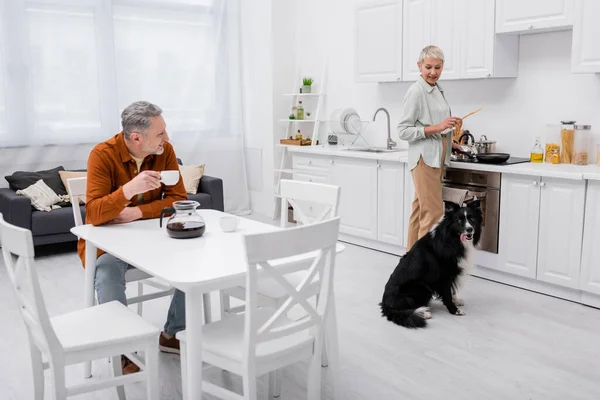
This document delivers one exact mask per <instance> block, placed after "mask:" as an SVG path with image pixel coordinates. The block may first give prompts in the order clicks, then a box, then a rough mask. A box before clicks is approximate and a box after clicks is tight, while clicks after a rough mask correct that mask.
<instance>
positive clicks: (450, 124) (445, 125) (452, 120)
mask: <svg viewBox="0 0 600 400" xmlns="http://www.w3.org/2000/svg"><path fill="white" fill-rule="evenodd" d="M460 121H461V119H460V118H458V117H448V118H446V119H445V120H443V121H442V122H440V123H439V124H437V125H436V127H437V128H438V129H439V130H438V132H443V131H445V130H446V129H450V128H454V127H455V126H456V125H458V124H459V123H460Z"/></svg>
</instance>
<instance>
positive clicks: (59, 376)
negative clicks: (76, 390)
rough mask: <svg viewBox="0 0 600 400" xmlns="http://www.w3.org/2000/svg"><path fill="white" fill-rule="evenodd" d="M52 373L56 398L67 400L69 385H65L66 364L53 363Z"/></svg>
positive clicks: (57, 399)
mask: <svg viewBox="0 0 600 400" xmlns="http://www.w3.org/2000/svg"><path fill="white" fill-rule="evenodd" d="M50 373H51V375H52V381H53V383H54V400H67V387H66V385H65V366H64V364H61V365H56V363H55V362H53V363H51V366H50Z"/></svg>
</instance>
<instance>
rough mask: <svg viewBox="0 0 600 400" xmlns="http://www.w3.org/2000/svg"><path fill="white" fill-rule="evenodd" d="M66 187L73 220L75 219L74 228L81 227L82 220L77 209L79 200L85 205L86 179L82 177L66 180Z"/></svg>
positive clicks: (79, 210) (78, 208)
mask: <svg viewBox="0 0 600 400" xmlns="http://www.w3.org/2000/svg"><path fill="white" fill-rule="evenodd" d="M67 186H68V187H69V194H70V195H71V206H72V208H73V218H74V219H75V226H79V225H83V220H82V218H81V209H80V207H79V200H81V201H83V202H84V203H85V191H86V189H87V178H86V177H82V178H71V179H67Z"/></svg>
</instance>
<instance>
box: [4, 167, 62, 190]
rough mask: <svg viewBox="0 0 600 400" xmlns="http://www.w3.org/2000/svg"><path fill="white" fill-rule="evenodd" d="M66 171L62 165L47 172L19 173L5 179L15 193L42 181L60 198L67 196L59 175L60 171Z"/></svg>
mask: <svg viewBox="0 0 600 400" xmlns="http://www.w3.org/2000/svg"><path fill="white" fill-rule="evenodd" d="M64 170H65V169H64V168H63V166H62V165H61V166H60V167H56V168H53V169H49V170H46V171H36V172H28V171H17V172H15V173H13V174H12V175H9V176H5V177H4V179H6V180H7V181H8V184H9V187H10V188H11V189H12V190H14V191H17V190H23V189H26V188H28V187H29V186H31V185H33V184H34V183H36V182H37V181H39V180H40V179H42V180H43V181H44V182H45V183H46V185H48V187H50V189H52V190H53V191H54V193H56V194H57V195H59V196H60V195H65V194H67V189H66V188H65V186H64V185H63V183H62V181H61V180H60V175H59V174H58V171H64Z"/></svg>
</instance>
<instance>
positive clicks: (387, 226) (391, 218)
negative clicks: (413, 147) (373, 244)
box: [377, 161, 404, 246]
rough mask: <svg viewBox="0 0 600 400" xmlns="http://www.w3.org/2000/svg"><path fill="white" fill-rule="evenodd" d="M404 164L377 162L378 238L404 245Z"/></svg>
mask: <svg viewBox="0 0 600 400" xmlns="http://www.w3.org/2000/svg"><path fill="white" fill-rule="evenodd" d="M403 222H404V164H403V163H398V162H385V161H379V162H378V164H377V239H378V240H380V241H382V242H386V243H390V244H393V245H396V246H404V224H403Z"/></svg>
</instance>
